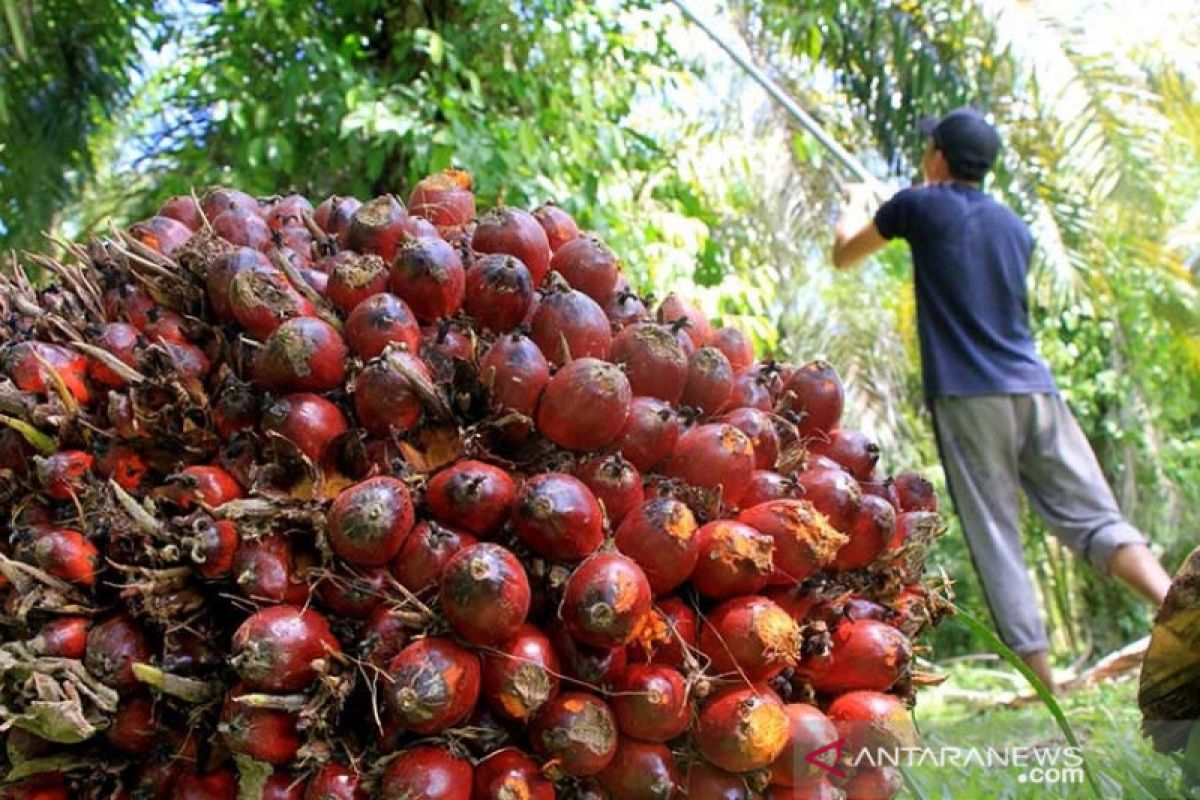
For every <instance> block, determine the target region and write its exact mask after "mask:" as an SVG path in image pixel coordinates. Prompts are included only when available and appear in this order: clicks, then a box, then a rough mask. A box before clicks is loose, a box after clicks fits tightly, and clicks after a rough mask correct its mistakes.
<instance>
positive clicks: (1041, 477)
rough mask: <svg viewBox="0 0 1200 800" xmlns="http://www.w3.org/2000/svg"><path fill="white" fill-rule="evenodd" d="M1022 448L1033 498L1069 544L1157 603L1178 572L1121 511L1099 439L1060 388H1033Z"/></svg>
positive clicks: (1023, 478) (1023, 480) (1028, 490)
mask: <svg viewBox="0 0 1200 800" xmlns="http://www.w3.org/2000/svg"><path fill="white" fill-rule="evenodd" d="M1027 408H1028V409H1029V415H1028V417H1027V419H1026V423H1027V424H1028V426H1029V428H1028V433H1027V436H1026V439H1025V441H1026V447H1025V449H1024V450H1023V451H1022V453H1021V483H1022V485H1023V486H1024V488H1025V492H1026V494H1027V495H1028V496H1029V502H1030V503H1031V504H1032V505H1033V507H1034V508H1035V509H1036V510H1037V512H1038V513H1039V514H1040V515H1041V517H1042V519H1044V520H1046V523H1047V524H1048V525H1049V526H1050V528H1051V529H1052V530H1053V531H1054V533H1055V535H1056V536H1057V537H1058V538H1059V540H1060V541H1062V542H1063V544H1065V545H1066V546H1067V547H1068V548H1070V549H1071V550H1072V551H1073V552H1075V553H1076V554H1077V555H1079V556H1080V557H1082V558H1085V559H1086V560H1087V561H1088V562H1090V563H1091V564H1092V566H1093V567H1095V568H1096V570H1098V571H1099V572H1100V573H1102V574H1106V575H1112V576H1114V577H1116V578H1118V579H1119V580H1121V581H1122V582H1123V583H1125V584H1127V585H1128V586H1130V587H1131V588H1132V589H1133V590H1134V591H1136V592H1137V593H1138V594H1139V595H1141V596H1142V597H1143V598H1144V599H1146V600H1148V601H1149V602H1151V603H1153V604H1154V605H1155V606H1158V605H1161V604H1162V601H1163V598H1164V597H1165V596H1166V594H1167V588H1168V587H1169V586H1170V584H1171V579H1170V577H1169V576H1168V575H1167V573H1166V570H1164V569H1163V567H1162V564H1160V563H1159V561H1158V559H1157V558H1155V556H1154V554H1153V553H1151V552H1150V549H1149V548H1148V547H1147V546H1146V537H1145V536H1144V535H1142V533H1141V532H1140V531H1139V530H1138V529H1137V528H1135V527H1133V526H1132V525H1130V524H1129V522H1128V521H1126V519H1125V518H1124V517H1123V516H1122V515H1121V510H1120V509H1119V508H1118V507H1117V501H1116V498H1114V497H1113V493H1112V489H1111V488H1110V487H1109V485H1108V481H1107V480H1106V479H1105V477H1104V473H1103V471H1101V469H1100V464H1099V462H1097V461H1096V455H1095V453H1094V452H1092V447H1091V444H1090V443H1089V442H1088V440H1087V437H1086V436H1084V435H1083V431H1082V430H1081V429H1080V427H1079V423H1078V422H1077V421H1076V420H1075V416H1074V415H1073V414H1072V413H1071V409H1070V408H1069V407H1068V406H1067V404H1066V403H1065V402H1064V401H1063V399H1062V398H1061V397H1059V396H1058V395H1032V396H1030V398H1029V402H1028V405H1027Z"/></svg>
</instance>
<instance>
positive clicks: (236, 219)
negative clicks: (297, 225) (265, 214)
mask: <svg viewBox="0 0 1200 800" xmlns="http://www.w3.org/2000/svg"><path fill="white" fill-rule="evenodd" d="M211 222H212V227H213V231H214V232H215V233H216V234H217V235H218V236H220V237H221V238H222V239H224V240H225V241H227V242H229V243H230V244H232V245H235V246H238V247H253V248H254V249H255V250H264V249H266V247H267V246H269V245H270V244H271V229H270V228H268V227H267V223H266V222H264V221H263V218H262V217H260V216H259V215H258V214H256V213H253V212H250V211H246V210H245V209H243V208H231V209H229V210H228V211H222V212H221V213H220V214H217V216H215V217H213V218H212V220H211Z"/></svg>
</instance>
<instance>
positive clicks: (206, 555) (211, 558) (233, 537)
mask: <svg viewBox="0 0 1200 800" xmlns="http://www.w3.org/2000/svg"><path fill="white" fill-rule="evenodd" d="M193 530H194V535H193V537H192V545H191V550H190V555H191V558H192V561H194V562H196V569H197V570H199V572H200V574H201V575H203V576H204V577H205V578H208V579H209V580H212V581H217V580H224V579H225V578H228V577H229V576H230V574H232V572H233V560H234V556H235V555H236V554H237V549H238V545H239V544H240V543H241V538H240V536H239V535H238V529H237V526H236V525H235V524H234V523H233V522H231V521H229V520H227V519H222V520H212V519H206V520H203V521H200V522H198V523H197V525H196V526H195V527H194V529H193Z"/></svg>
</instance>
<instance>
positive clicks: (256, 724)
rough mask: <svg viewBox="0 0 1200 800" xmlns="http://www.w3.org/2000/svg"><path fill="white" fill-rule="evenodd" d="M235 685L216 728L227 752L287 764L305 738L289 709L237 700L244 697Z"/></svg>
mask: <svg viewBox="0 0 1200 800" xmlns="http://www.w3.org/2000/svg"><path fill="white" fill-rule="evenodd" d="M243 696H244V695H243V694H242V692H241V691H239V688H238V687H235V688H234V689H233V690H232V691H231V692H230V693H229V694H228V695H227V696H226V697H225V703H224V705H223V706H222V708H221V723H220V725H219V727H218V730H219V731H220V733H221V739H222V741H223V742H224V743H225V746H226V747H227V748H229V750H230V752H232V753H234V754H237V755H245V756H249V757H250V758H253V759H255V760H257V761H264V762H266V763H268V764H275V765H277V766H278V765H282V764H288V763H290V762H291V761H292V759H294V758H295V757H296V754H297V753H298V752H299V751H300V746H301V745H302V744H304V740H303V739H302V738H301V737H300V732H299V731H298V730H297V729H296V724H297V722H298V721H299V720H298V719H297V718H296V715H295V714H293V713H291V712H290V711H279V710H276V709H273V708H258V707H255V706H251V705H248V704H245V703H240V702H238V700H239V699H240V698H241V697H243Z"/></svg>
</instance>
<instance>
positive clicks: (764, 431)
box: [721, 408, 779, 469]
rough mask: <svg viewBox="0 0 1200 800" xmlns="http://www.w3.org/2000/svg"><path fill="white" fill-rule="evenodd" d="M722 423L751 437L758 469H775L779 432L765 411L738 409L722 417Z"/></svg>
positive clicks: (777, 456)
mask: <svg viewBox="0 0 1200 800" xmlns="http://www.w3.org/2000/svg"><path fill="white" fill-rule="evenodd" d="M721 422H724V423H726V424H728V425H732V426H733V427H735V428H737V429H738V430H739V431H741V432H742V433H744V434H746V435H747V436H749V437H750V444H751V445H753V446H754V463H755V466H756V467H757V468H758V469H773V468H774V467H775V461H776V459H778V458H779V431H777V430H776V429H775V423H773V422H772V421H771V417H770V416H768V415H767V413H766V412H764V411H759V410H758V409H757V408H737V409H734V410H733V411H730V412H729V413H728V414H726V415H725V416H723V417H721Z"/></svg>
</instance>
